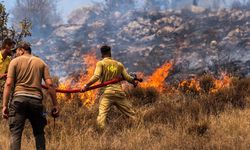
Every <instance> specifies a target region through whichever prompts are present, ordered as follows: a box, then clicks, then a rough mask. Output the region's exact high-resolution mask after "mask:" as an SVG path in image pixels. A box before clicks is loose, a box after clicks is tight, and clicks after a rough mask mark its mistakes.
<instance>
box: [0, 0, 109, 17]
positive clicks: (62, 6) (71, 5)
mask: <svg viewBox="0 0 250 150" xmlns="http://www.w3.org/2000/svg"><path fill="white" fill-rule="evenodd" d="M2 1H3V3H4V4H5V6H6V9H7V11H8V12H9V11H10V10H11V9H12V8H13V6H15V3H16V0H2ZM92 1H94V2H101V1H104V0H58V11H59V12H60V13H61V14H62V16H63V18H64V20H65V18H66V17H67V16H68V15H69V14H70V12H71V11H72V10H74V9H76V8H80V7H81V6H84V5H90V4H91V2H92Z"/></svg>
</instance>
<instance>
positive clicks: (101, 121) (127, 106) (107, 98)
mask: <svg viewBox="0 0 250 150" xmlns="http://www.w3.org/2000/svg"><path fill="white" fill-rule="evenodd" d="M112 105H115V106H116V107H117V108H118V109H119V110H120V111H121V112H122V113H123V114H125V115H126V116H128V117H130V118H132V119H135V118H136V115H135V111H134V110H133V109H132V105H131V103H130V102H129V101H128V100H127V99H126V97H125V93H107V94H103V95H102V96H101V98H100V104H99V113H98V117H97V125H98V127H99V128H104V127H105V126H106V119H107V114H108V112H109V111H110V108H111V106H112Z"/></svg>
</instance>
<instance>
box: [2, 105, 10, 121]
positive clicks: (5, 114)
mask: <svg viewBox="0 0 250 150" xmlns="http://www.w3.org/2000/svg"><path fill="white" fill-rule="evenodd" d="M2 117H3V118H4V119H8V118H9V109H8V107H6V106H4V107H3V109H2Z"/></svg>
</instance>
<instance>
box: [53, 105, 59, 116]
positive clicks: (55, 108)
mask: <svg viewBox="0 0 250 150" xmlns="http://www.w3.org/2000/svg"><path fill="white" fill-rule="evenodd" d="M59 112H60V110H59V108H58V106H53V108H52V110H51V116H52V117H53V118H57V117H59Z"/></svg>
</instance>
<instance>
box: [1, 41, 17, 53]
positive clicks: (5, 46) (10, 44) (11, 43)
mask: <svg viewBox="0 0 250 150" xmlns="http://www.w3.org/2000/svg"><path fill="white" fill-rule="evenodd" d="M14 46H15V42H14V41H13V40H12V39H10V38H6V39H4V41H3V44H2V49H4V50H5V52H6V53H7V54H8V55H11V49H12V48H13V47H14Z"/></svg>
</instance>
